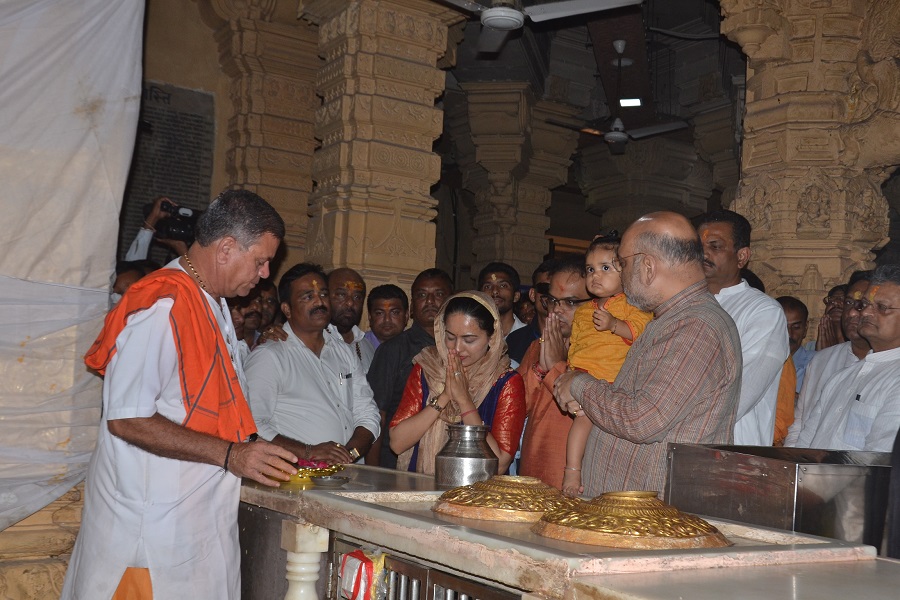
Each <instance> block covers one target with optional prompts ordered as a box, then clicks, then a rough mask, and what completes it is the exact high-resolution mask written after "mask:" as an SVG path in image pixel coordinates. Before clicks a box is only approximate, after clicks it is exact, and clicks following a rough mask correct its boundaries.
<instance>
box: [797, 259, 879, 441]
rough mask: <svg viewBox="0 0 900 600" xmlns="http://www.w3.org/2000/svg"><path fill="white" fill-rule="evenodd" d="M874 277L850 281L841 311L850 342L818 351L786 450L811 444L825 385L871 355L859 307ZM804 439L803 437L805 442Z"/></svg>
mask: <svg viewBox="0 0 900 600" xmlns="http://www.w3.org/2000/svg"><path fill="white" fill-rule="evenodd" d="M871 276H872V272H871V271H857V272H856V273H854V274H853V275H852V276H851V277H850V283H848V284H847V292H846V294H845V299H844V306H843V307H842V309H841V311H842V312H841V330H842V331H843V333H844V337H845V338H847V341H846V342H842V343H840V344H837V345H835V346H829V347H828V348H824V349H822V350H819V351H818V352H816V354H815V356H813V358H812V360H811V361H810V362H809V365H807V367H806V377H804V381H803V387H802V388H800V396H799V397H798V398H797V405H796V406H795V407H794V422H793V423H792V424H791V427H790V429H789V430H788V435H787V438H785V440H784V445H785V446H795V447H803V446H801V443H802V444H807V445H808V444H809V443H810V442H812V436H813V433H814V432H815V429H816V426H817V424H815V423H811V422H810V417H811V416H812V413H813V410H814V409H815V407H816V405H818V404H819V402H820V401H821V399H822V389H823V388H824V387H825V384H826V383H828V381H829V380H830V379H831V378H832V377H833V376H834V375H835V374H836V373H838V372H839V371H843V370H844V369H846V368H847V367H849V366H851V365H855V364H856V363H858V362H859V361H861V360H863V359H864V358H865V357H866V355H867V354H869V353H870V352H871V351H872V346H871V345H870V344H869V340H867V339H866V338H864V337H863V336H862V335H860V333H859V325H860V319H861V317H862V315H860V312H859V310H858V307H857V303H858V301H859V300H862V299H863V298H864V296H865V293H866V290H867V289H868V288H869V278H870V277H871ZM819 414H820V415H821V414H822V413H819ZM801 435H802V436H803V441H802V442H801V440H800V438H801Z"/></svg>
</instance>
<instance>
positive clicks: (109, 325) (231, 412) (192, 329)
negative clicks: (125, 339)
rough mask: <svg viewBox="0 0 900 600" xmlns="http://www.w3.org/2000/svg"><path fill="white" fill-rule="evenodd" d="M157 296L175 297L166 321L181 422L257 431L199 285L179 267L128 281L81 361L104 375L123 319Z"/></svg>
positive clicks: (234, 436) (239, 433) (231, 433)
mask: <svg viewBox="0 0 900 600" xmlns="http://www.w3.org/2000/svg"><path fill="white" fill-rule="evenodd" d="M162 298H171V299H172V300H173V301H174V304H173V305H172V310H171V312H170V314H169V322H170V323H171V326H172V337H173V339H174V341H175V350H176V352H177V354H178V365H179V367H178V377H179V379H180V380H181V393H182V398H183V402H184V410H185V412H186V413H187V415H186V416H185V418H184V421H183V422H182V423H181V424H182V425H183V426H184V427H187V428H188V429H192V430H194V431H199V432H201V433H208V434H210V435H214V436H217V437H219V438H222V439H223V440H232V441H235V442H240V441H242V440H244V439H246V438H247V436H249V435H250V434H251V433H254V432H255V431H256V425H255V424H254V422H253V416H252V415H251V414H250V407H249V406H248V405H247V400H246V399H245V398H244V393H243V391H242V390H241V385H240V382H239V380H238V376H237V372H236V371H235V370H234V365H232V364H231V358H230V357H229V356H228V348H227V347H226V345H225V339H224V338H223V337H222V332H221V331H220V330H219V326H218V323H217V322H216V316H215V314H214V313H213V312H212V311H213V309H212V307H210V305H209V303H208V302H207V301H206V297H205V296H204V295H203V292H202V291H201V290H200V287H199V286H198V285H197V284H196V283H195V282H194V280H193V279H191V276H190V275H188V274H187V273H185V272H184V271H180V270H178V269H160V270H159V271H156V272H155V273H151V274H150V275H147V276H146V277H144V278H143V279H141V280H140V281H138V282H137V283H135V284H134V285H132V286H131V287H130V288H129V289H128V292H127V293H126V294H125V295H124V296H123V297H122V300H121V301H120V302H119V304H118V305H117V306H116V307H115V308H113V309H112V310H111V311H110V312H109V314H108V315H106V320H105V321H104V323H103V330H102V331H101V332H100V335H99V336H98V337H97V339H96V340H95V341H94V343H93V345H92V346H91V348H90V350H88V352H87V354H85V356H84V362H85V364H86V365H87V366H88V367H90V368H92V369H94V370H96V371H98V372H99V373H100V374H101V375H103V374H105V373H106V367H107V365H109V362H110V360H112V357H113V355H115V353H116V340H117V339H118V337H119V334H120V333H121V332H122V330H123V329H124V328H125V326H126V324H127V323H128V318H129V317H130V316H131V315H133V314H134V313H136V312H139V311H142V310H147V309H148V308H150V307H151V306H153V305H154V304H155V303H156V302H157V301H158V300H160V299H162Z"/></svg>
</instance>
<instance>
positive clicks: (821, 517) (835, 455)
mask: <svg viewBox="0 0 900 600" xmlns="http://www.w3.org/2000/svg"><path fill="white" fill-rule="evenodd" d="M889 465H890V455H889V454H887V453H880V452H847V451H834V450H812V449H807V448H770V447H762V446H702V445H693V444H669V452H668V478H667V482H666V492H665V499H666V501H667V502H668V503H670V504H672V505H673V506H676V507H677V508H679V509H681V510H684V511H687V512H692V513H697V514H702V515H708V516H712V517H721V518H726V519H732V520H735V521H742V522H744V523H752V524H754V525H763V526H766V527H775V528H778V529H787V530H790V531H798V532H802V533H809V534H813V535H821V536H825V537H832V538H836V539H841V540H845V541H849V542H862V543H865V544H870V545H873V546H875V547H876V548H877V547H879V546H880V544H881V538H882V534H883V529H884V517H885V511H886V508H887V490H888V481H889V478H890V466H889Z"/></svg>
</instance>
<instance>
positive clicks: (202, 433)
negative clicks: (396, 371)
mask: <svg viewBox="0 0 900 600" xmlns="http://www.w3.org/2000/svg"><path fill="white" fill-rule="evenodd" d="M283 237H284V221H282V219H281V217H280V216H278V213H277V212H276V211H275V209H274V208H272V207H271V206H270V205H269V204H268V203H266V202H265V201H264V200H263V199H262V198H260V197H259V196H257V195H256V194H253V193H251V192H247V191H243V190H228V191H226V192H223V193H222V194H221V195H220V196H219V197H218V198H217V199H216V200H215V201H213V202H212V204H210V206H209V210H208V211H207V212H206V213H205V215H204V216H203V217H201V218H200V220H199V221H198V223H197V241H196V242H195V243H194V244H193V245H192V246H191V248H190V250H188V252H187V253H186V254H185V255H184V256H182V257H180V258H178V259H176V260H173V261H172V262H170V263H169V264H168V265H166V267H165V268H163V269H160V270H159V271H157V272H155V273H153V274H151V275H149V276H148V277H147V278H145V279H144V280H142V281H140V282H138V283H136V284H135V285H133V286H132V287H131V288H130V289H129V290H128V292H127V293H126V294H125V295H124V297H123V298H122V301H121V302H120V303H119V305H118V306H117V308H115V309H114V310H113V311H112V312H110V314H109V315H108V316H107V319H106V322H105V323H104V328H103V331H102V332H101V334H100V336H99V337H98V338H97V341H95V342H94V345H93V346H92V347H91V350H90V351H89V352H88V354H87V355H86V356H85V363H86V364H87V365H88V366H90V367H91V368H93V369H96V370H97V371H98V372H101V373H105V379H104V381H103V418H102V420H101V421H100V429H99V432H98V439H97V447H96V448H95V450H94V454H93V456H92V457H91V463H90V467H89V468H88V475H87V481H86V483H85V502H84V511H83V514H82V523H81V529H80V531H79V533H78V540H77V542H76V544H75V549H74V551H73V554H72V558H71V560H70V562H69V568H68V571H67V572H66V580H65V584H64V586H63V591H62V598H64V599H65V600H70V599H75V598H78V599H86V598H111V597H113V594H114V592H115V591H116V590H117V589H119V590H120V592H122V593H123V594H124V593H125V591H126V590H128V591H130V592H131V594H130V595H128V598H134V599H141V600H143V599H148V600H149V599H150V598H192V599H198V600H238V598H240V587H241V586H240V552H239V548H238V530H237V510H238V504H239V496H240V487H241V478H242V477H247V478H250V479H253V480H255V481H257V482H259V483H262V484H265V485H270V486H273V485H278V480H281V481H286V480H287V479H288V475H289V473H292V472H296V471H295V470H294V468H293V467H292V465H291V463H293V462H296V460H297V457H296V456H295V455H294V454H292V453H291V452H289V451H286V450H284V449H283V448H280V447H278V446H275V445H273V444H269V443H267V442H263V441H253V440H254V439H255V435H253V434H254V433H255V427H254V425H253V419H252V417H251V415H250V411H249V409H248V407H247V403H246V400H245V399H244V391H243V390H244V387H245V386H244V378H243V371H242V369H241V359H240V356H239V355H238V353H237V351H236V346H237V337H236V335H235V331H234V327H233V325H232V322H231V319H230V318H229V310H228V307H227V305H226V304H225V298H226V297H232V296H245V295H247V293H248V292H249V291H250V290H251V289H252V288H253V286H254V285H255V284H256V282H257V281H259V279H260V278H261V277H266V276H268V274H269V261H270V260H271V259H272V257H273V256H274V255H275V251H276V249H277V248H278V245H279V243H280V242H281V239H282V238H283ZM123 597H124V595H123Z"/></svg>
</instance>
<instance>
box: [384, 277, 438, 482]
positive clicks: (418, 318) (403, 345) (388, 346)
mask: <svg viewBox="0 0 900 600" xmlns="http://www.w3.org/2000/svg"><path fill="white" fill-rule="evenodd" d="M411 292H412V293H411V296H412V306H411V315H410V316H411V317H412V320H413V324H412V326H410V328H409V329H407V330H406V331H404V332H403V333H401V334H400V335H398V336H396V337H393V338H391V339H389V340H387V341H386V342H384V343H382V344H381V345H380V346H378V350H377V351H376V352H375V357H374V358H373V359H372V365H371V367H370V368H369V374H368V379H369V384H370V385H371V386H372V390H373V391H374V393H375V402H376V403H377V404H378V408H379V410H380V411H381V417H382V423H390V422H391V419H392V418H393V417H394V413H395V412H397V407H398V406H400V398H401V397H402V396H403V389H404V388H405V387H406V380H407V378H409V373H410V371H412V366H413V365H412V359H413V357H415V356H416V354H418V353H419V352H421V351H422V349H423V348H425V347H427V346H434V318H435V317H436V316H437V313H438V310H439V309H440V308H441V305H442V304H444V301H445V300H447V298H449V297H450V296H451V295H452V294H453V280H452V279H450V276H449V275H448V274H447V273H446V272H444V271H442V270H441V269H425V270H424V271H422V272H421V273H419V274H418V275H417V276H416V279H415V281H413V284H412V290H411ZM382 430H383V431H382V435H381V437H380V438H379V439H378V440H377V441H376V442H375V446H373V449H372V452H370V453H369V454H368V455H366V464H369V465H380V466H382V467H387V468H389V469H393V468H396V466H397V455H396V454H394V453H393V452H392V451H391V446H390V438H389V431H388V428H387V427H383V428H382ZM379 444H380V445H381V446H380V450H378V445H379ZM376 450H378V452H376Z"/></svg>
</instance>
